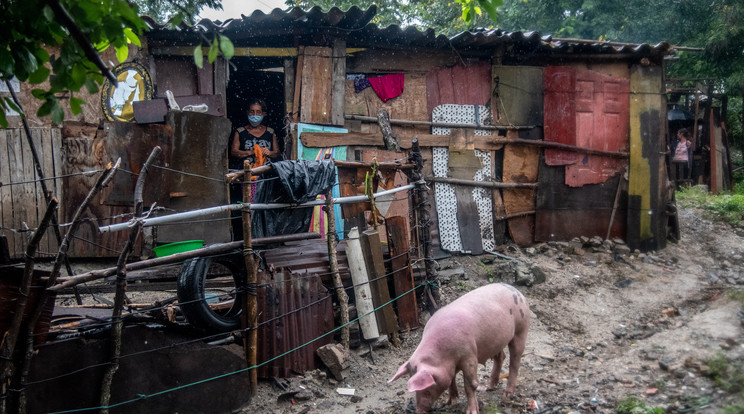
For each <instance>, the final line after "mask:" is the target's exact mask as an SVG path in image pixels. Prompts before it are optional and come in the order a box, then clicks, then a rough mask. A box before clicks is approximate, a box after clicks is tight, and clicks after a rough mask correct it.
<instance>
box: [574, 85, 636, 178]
mask: <svg viewBox="0 0 744 414" xmlns="http://www.w3.org/2000/svg"><path fill="white" fill-rule="evenodd" d="M629 92H630V81H629V80H628V79H627V78H618V77H613V76H608V75H605V74H602V73H598V72H593V71H588V70H587V71H581V72H577V73H576V145H577V146H580V147H584V148H591V149H598V150H605V151H619V150H623V149H626V148H627V147H628V128H629V125H628V122H629V114H630V112H629V108H630V100H629V99H628V96H629ZM578 158H579V160H578V162H576V163H575V164H571V165H569V166H567V167H566V184H567V185H568V186H571V187H581V186H583V185H584V184H598V183H603V182H605V181H607V179H608V178H610V177H612V176H613V175H615V174H617V173H618V172H619V171H621V169H622V167H623V165H625V163H626V162H625V160H621V159H617V158H609V157H602V156H597V155H579V157H578Z"/></svg>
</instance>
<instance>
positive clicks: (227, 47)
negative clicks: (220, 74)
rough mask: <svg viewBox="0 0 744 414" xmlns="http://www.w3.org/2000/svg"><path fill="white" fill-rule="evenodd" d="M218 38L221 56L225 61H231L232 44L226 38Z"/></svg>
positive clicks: (233, 52)
mask: <svg viewBox="0 0 744 414" xmlns="http://www.w3.org/2000/svg"><path fill="white" fill-rule="evenodd" d="M219 36H220V50H222V55H223V56H224V57H225V59H227V60H230V59H232V57H233V55H235V48H234V47H233V44H232V42H231V41H230V39H228V38H227V36H222V35H219Z"/></svg>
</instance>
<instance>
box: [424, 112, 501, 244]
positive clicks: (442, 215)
mask: <svg viewBox="0 0 744 414" xmlns="http://www.w3.org/2000/svg"><path fill="white" fill-rule="evenodd" d="M489 116H490V114H489V111H488V108H487V107H485V106H481V105H454V104H444V105H439V106H437V107H436V108H434V111H432V121H434V122H448V123H458V124H475V123H485V122H487V120H490V118H489ZM432 134H435V135H449V134H450V128H441V127H435V128H432ZM475 135H481V136H486V135H491V133H490V132H489V131H486V130H476V131H475ZM474 152H475V156H476V157H477V158H478V159H480V161H481V165H480V166H479V167H480V168H476V169H475V171H474V174H473V177H472V179H473V180H474V181H490V179H491V176H492V173H493V172H492V170H491V153H490V152H488V151H480V150H477V149H476V150H474ZM432 154H433V157H432V158H433V171H434V176H435V177H438V178H445V177H447V175H448V171H449V149H448V148H447V147H434V148H433V149H432ZM474 167H478V166H474ZM472 196H473V201H474V202H475V203H476V208H477V211H478V223H479V226H480V229H479V230H480V233H481V243H482V246H483V249H485V250H492V249H493V248H494V247H495V241H494V233H493V205H492V198H491V193H490V192H489V191H488V190H486V189H485V188H482V187H473V188H472ZM434 200H435V202H436V209H437V217H438V219H439V241H440V243H441V246H442V249H444V250H448V251H459V252H462V251H464V250H465V249H464V248H463V244H462V239H461V237H460V231H461V230H460V228H461V226H460V224H459V222H458V219H457V196H456V193H455V187H454V186H453V185H451V184H447V183H435V184H434ZM472 230H475V229H472ZM472 230H471V231H472ZM466 231H467V230H466Z"/></svg>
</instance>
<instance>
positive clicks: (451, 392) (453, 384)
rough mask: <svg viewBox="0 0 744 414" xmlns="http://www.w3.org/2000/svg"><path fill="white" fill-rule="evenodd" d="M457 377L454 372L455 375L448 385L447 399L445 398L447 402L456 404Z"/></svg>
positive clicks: (457, 396)
mask: <svg viewBox="0 0 744 414" xmlns="http://www.w3.org/2000/svg"><path fill="white" fill-rule="evenodd" d="M456 379H457V373H455V376H454V377H452V382H451V383H450V386H449V399H448V400H447V404H449V405H452V404H457V399H458V398H459V397H460V396H459V395H458V393H457V382H456V381H455V380H456Z"/></svg>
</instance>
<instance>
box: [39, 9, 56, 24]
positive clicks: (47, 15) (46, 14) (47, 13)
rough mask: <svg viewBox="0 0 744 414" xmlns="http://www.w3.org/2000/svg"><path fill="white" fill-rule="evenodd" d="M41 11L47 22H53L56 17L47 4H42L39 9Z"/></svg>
mask: <svg viewBox="0 0 744 414" xmlns="http://www.w3.org/2000/svg"><path fill="white" fill-rule="evenodd" d="M41 13H42V14H43V15H44V18H45V19H47V21H49V22H53V21H55V19H56V18H55V17H54V11H53V10H52V8H51V7H49V6H48V5H46V6H44V8H43V9H41Z"/></svg>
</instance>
